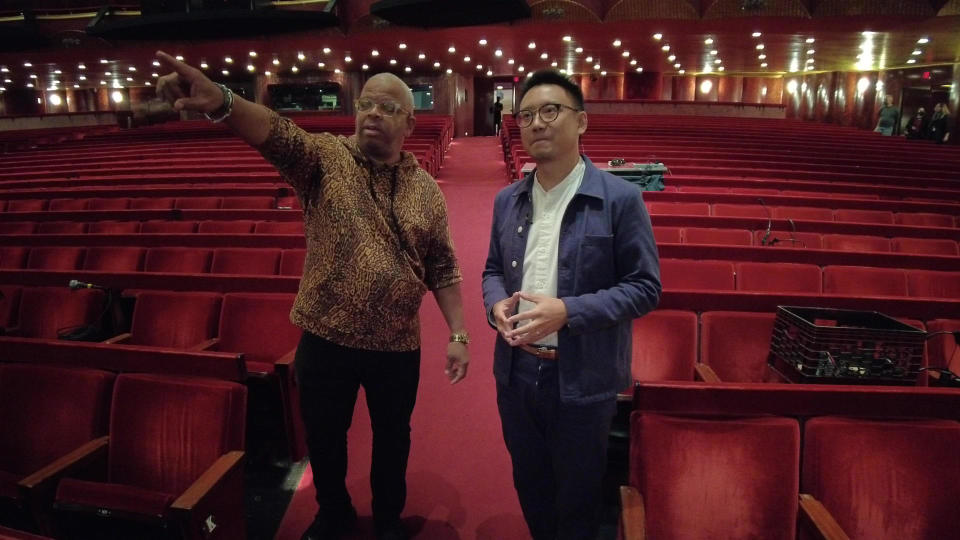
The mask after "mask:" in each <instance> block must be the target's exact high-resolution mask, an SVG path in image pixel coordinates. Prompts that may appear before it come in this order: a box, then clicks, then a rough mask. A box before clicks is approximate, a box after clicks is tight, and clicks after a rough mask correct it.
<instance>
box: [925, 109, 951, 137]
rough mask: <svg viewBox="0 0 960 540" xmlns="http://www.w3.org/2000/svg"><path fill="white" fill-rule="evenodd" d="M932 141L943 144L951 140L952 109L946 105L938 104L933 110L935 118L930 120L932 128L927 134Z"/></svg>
mask: <svg viewBox="0 0 960 540" xmlns="http://www.w3.org/2000/svg"><path fill="white" fill-rule="evenodd" d="M927 133H928V134H929V135H930V140H931V141H933V142H935V143H937V144H943V143H945V142H947V141H948V140H950V109H948V108H947V104H946V103H937V104H936V106H934V108H933V118H931V119H930V128H929V131H928V132H927Z"/></svg>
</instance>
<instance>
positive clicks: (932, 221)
mask: <svg viewBox="0 0 960 540" xmlns="http://www.w3.org/2000/svg"><path fill="white" fill-rule="evenodd" d="M894 219H895V220H896V222H897V223H899V224H901V225H913V226H916V227H953V217H952V216H948V215H946V214H931V213H914V212H905V213H902V214H896V215H895V216H894Z"/></svg>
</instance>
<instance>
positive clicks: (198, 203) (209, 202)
mask: <svg viewBox="0 0 960 540" xmlns="http://www.w3.org/2000/svg"><path fill="white" fill-rule="evenodd" d="M173 207H174V208H180V209H199V210H216V209H218V208H220V197H180V198H178V199H177V202H176V203H175V204H174V205H173Z"/></svg>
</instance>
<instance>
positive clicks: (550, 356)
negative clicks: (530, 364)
mask: <svg viewBox="0 0 960 540" xmlns="http://www.w3.org/2000/svg"><path fill="white" fill-rule="evenodd" d="M520 350H522V351H523V352H525V353H527V354H531V355H533V356H536V357H537V358H540V359H543V360H556V359H557V349H555V348H551V347H543V346H532V345H520Z"/></svg>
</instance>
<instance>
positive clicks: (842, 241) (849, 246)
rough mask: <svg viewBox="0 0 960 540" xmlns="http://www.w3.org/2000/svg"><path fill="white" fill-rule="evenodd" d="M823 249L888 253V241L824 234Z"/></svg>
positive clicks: (851, 235)
mask: <svg viewBox="0 0 960 540" xmlns="http://www.w3.org/2000/svg"><path fill="white" fill-rule="evenodd" d="M823 249H834V250H837V251H856V252H866V251H883V252H887V251H890V240H889V239H887V238H883V237H882V236H866V235H853V234H825V235H823Z"/></svg>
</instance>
